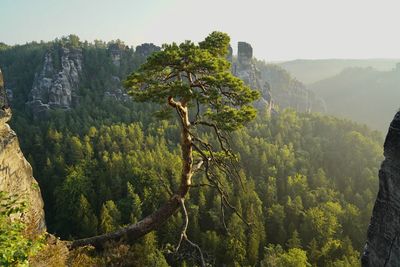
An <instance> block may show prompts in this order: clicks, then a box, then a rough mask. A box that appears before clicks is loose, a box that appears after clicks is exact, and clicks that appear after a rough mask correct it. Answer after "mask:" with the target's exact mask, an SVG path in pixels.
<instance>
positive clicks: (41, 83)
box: [28, 47, 82, 114]
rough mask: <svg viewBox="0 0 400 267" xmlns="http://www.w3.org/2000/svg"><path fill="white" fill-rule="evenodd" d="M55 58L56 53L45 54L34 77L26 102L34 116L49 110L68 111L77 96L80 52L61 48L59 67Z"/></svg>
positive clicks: (80, 61) (80, 63) (80, 60)
mask: <svg viewBox="0 0 400 267" xmlns="http://www.w3.org/2000/svg"><path fill="white" fill-rule="evenodd" d="M55 57H58V54H57V53H54V52H51V51H49V52H47V53H46V55H45V58H44V63H43V68H42V70H41V71H40V72H39V73H37V74H36V75H35V79H34V82H33V87H32V90H31V93H30V101H29V102H28V105H29V106H31V108H32V109H33V112H34V113H35V114H37V113H40V112H44V111H47V110H48V109H50V108H63V109H69V108H71V106H72V104H73V101H74V100H75V99H74V98H75V97H76V96H77V92H76V91H77V89H78V85H79V76H80V73H81V71H82V51H81V50H80V49H75V48H74V49H73V48H66V47H62V48H61V49H60V59H59V60H60V66H59V67H58V66H56V64H55V62H54V58H55Z"/></svg>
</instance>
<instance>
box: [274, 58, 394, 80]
mask: <svg viewBox="0 0 400 267" xmlns="http://www.w3.org/2000/svg"><path fill="white" fill-rule="evenodd" d="M397 62H400V59H320V60H308V59H298V60H293V61H287V62H281V63H278V65H279V66H281V67H282V68H284V69H286V70H287V71H289V72H290V73H291V74H292V75H293V76H294V77H295V78H297V79H298V80H300V81H301V82H303V83H305V84H311V83H314V82H317V81H319V80H323V79H326V78H329V77H332V76H334V75H336V74H339V73H340V72H341V71H343V70H344V69H346V68H351V67H363V68H366V67H372V68H375V69H377V70H380V71H389V70H391V69H392V68H393V67H394V66H395V65H396V63H397Z"/></svg>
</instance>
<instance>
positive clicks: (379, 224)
mask: <svg viewBox="0 0 400 267" xmlns="http://www.w3.org/2000/svg"><path fill="white" fill-rule="evenodd" d="M384 156H385V160H384V161H383V162H382V165H381V169H380V170H379V192H378V196H377V199H376V201H375V206H374V209H373V213H372V217H371V222H370V225H369V228H368V234H367V243H366V245H365V249H364V253H363V256H362V265H363V266H374V267H375V266H377V267H378V266H400V238H399V237H400V112H397V114H396V116H395V117H394V119H393V121H392V123H391V124H390V127H389V132H388V134H387V136H386V140H385V145H384Z"/></svg>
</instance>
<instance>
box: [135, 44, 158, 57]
mask: <svg viewBox="0 0 400 267" xmlns="http://www.w3.org/2000/svg"><path fill="white" fill-rule="evenodd" d="M160 50H161V48H160V47H159V46H156V45H154V44H152V43H144V44H141V45H138V46H136V49H135V54H136V55H137V56H140V57H144V58H147V57H148V56H150V55H151V54H153V53H154V52H157V51H160Z"/></svg>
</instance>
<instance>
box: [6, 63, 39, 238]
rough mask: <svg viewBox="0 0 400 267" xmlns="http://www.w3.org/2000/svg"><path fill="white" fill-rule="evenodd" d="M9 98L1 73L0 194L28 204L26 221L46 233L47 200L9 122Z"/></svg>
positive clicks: (22, 215)
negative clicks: (45, 209)
mask: <svg viewBox="0 0 400 267" xmlns="http://www.w3.org/2000/svg"><path fill="white" fill-rule="evenodd" d="M4 96H5V89H4V82H3V76H2V73H1V71H0V102H1V103H0V104H1V106H2V107H1V109H0V191H3V192H6V193H7V194H9V195H17V196H19V197H20V198H21V199H23V200H25V201H26V203H27V204H28V208H27V210H26V211H25V212H23V213H22V214H21V217H22V219H23V220H24V221H25V222H27V223H28V224H29V225H30V229H33V230H35V231H37V232H43V231H45V230H46V225H45V219H44V210H43V200H42V196H41V193H40V189H39V186H38V183H37V182H36V180H35V178H33V175H32V167H31V165H30V164H29V163H28V161H27V160H26V159H25V157H24V155H23V154H22V152H21V149H20V146H19V142H18V138H17V136H16V134H15V132H14V131H13V130H12V129H11V128H10V126H9V125H8V124H7V122H8V121H9V120H10V118H11V109H10V107H9V106H8V104H7V99H6V97H4Z"/></svg>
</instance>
